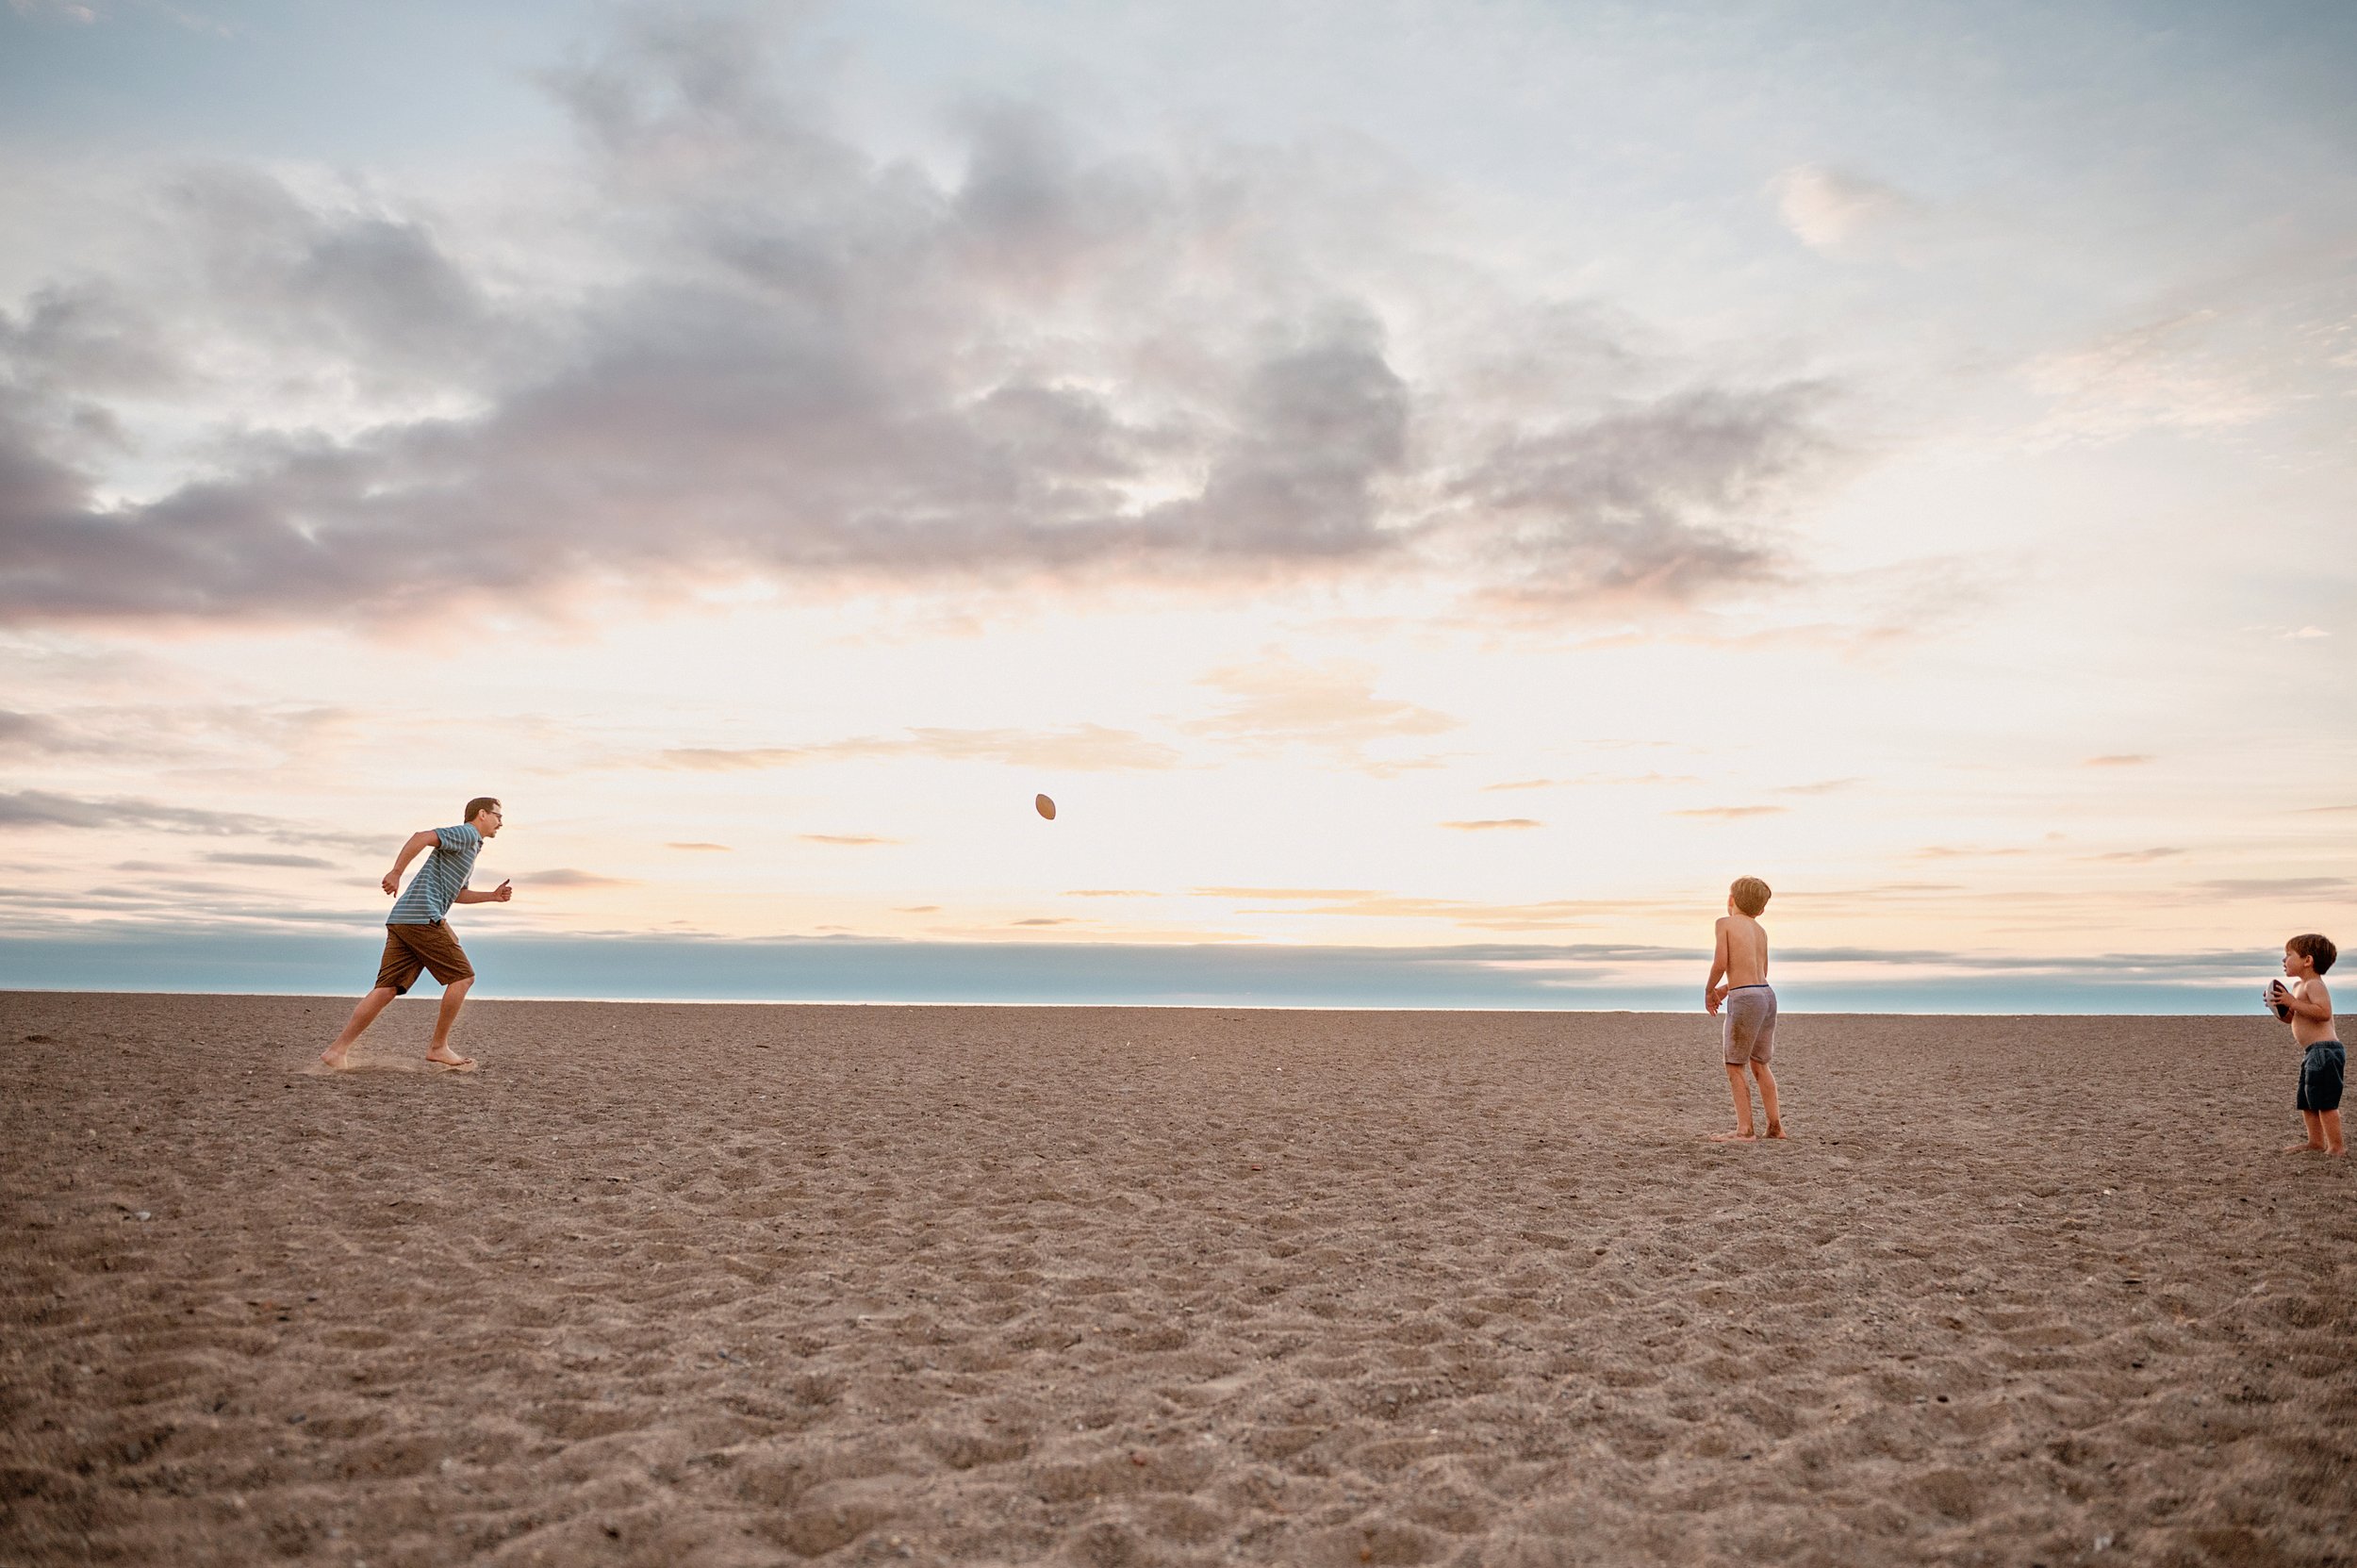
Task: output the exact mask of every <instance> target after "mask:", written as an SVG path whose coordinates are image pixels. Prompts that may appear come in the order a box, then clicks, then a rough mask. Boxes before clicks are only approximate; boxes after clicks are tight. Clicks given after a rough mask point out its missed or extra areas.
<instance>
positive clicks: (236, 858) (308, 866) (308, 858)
mask: <svg viewBox="0 0 2357 1568" xmlns="http://www.w3.org/2000/svg"><path fill="white" fill-rule="evenodd" d="M203 858H204V859H206V860H208V861H211V862H212V863H213V864H214V865H216V866H281V867H289V868H292V869H300V870H306V871H333V870H335V869H336V868H337V867H336V863H335V862H334V861H332V860H321V859H320V858H319V856H317V855H266V854H208V855H206V856H204V857H203Z"/></svg>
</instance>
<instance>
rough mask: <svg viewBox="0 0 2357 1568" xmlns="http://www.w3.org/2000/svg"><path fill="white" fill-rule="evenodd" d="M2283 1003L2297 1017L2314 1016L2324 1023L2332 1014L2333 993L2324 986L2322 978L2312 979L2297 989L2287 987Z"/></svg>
mask: <svg viewBox="0 0 2357 1568" xmlns="http://www.w3.org/2000/svg"><path fill="white" fill-rule="evenodd" d="M2283 1004H2284V1005H2285V1006H2286V1007H2289V1008H2290V1009H2291V1010H2292V1016H2293V1017H2295V1018H2314V1019H2316V1021H2317V1022H2318V1023H2322V1022H2324V1021H2325V1020H2327V1019H2329V1018H2331V1017H2332V992H2330V991H2328V990H2326V989H2325V988H2324V982H2322V981H2320V980H2312V981H2310V982H2307V983H2306V984H2305V985H2302V986H2301V987H2300V988H2299V990H2297V991H2294V990H2291V989H2289V988H2288V987H2287V988H2286V989H2285V991H2284V993H2283Z"/></svg>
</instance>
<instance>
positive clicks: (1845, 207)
mask: <svg viewBox="0 0 2357 1568" xmlns="http://www.w3.org/2000/svg"><path fill="white" fill-rule="evenodd" d="M1769 190H1770V191H1771V192H1772V193H1773V195H1774V196H1775V198H1776V210H1777V213H1778V214H1779V215H1780V216H1781V217H1782V218H1783V219H1784V223H1785V226H1786V227H1787V228H1788V229H1790V230H1791V231H1792V232H1793V233H1794V234H1795V235H1797V236H1799V237H1800V240H1801V242H1802V243H1803V244H1805V245H1806V246H1808V248H1809V249H1811V250H1813V251H1818V252H1821V253H1822V254H1824V255H1827V256H1838V257H1842V258H1845V259H1852V260H1855V259H1861V258H1863V257H1865V256H1869V255H1871V254H1873V253H1874V252H1875V251H1876V250H1877V249H1879V248H1881V247H1882V245H1883V244H1884V243H1886V242H1887V241H1888V240H1889V239H1891V238H1892V237H1893V236H1894V234H1895V233H1896V232H1897V231H1899V230H1900V229H1902V228H1903V227H1904V225H1906V224H1907V223H1910V222H1911V221H1913V220H1916V219H1919V218H1920V216H1921V215H1922V207H1921V206H1920V204H1918V203H1917V202H1916V201H1915V200H1914V199H1912V198H1911V197H1909V196H1907V195H1905V194H1904V192H1902V191H1900V190H1897V189H1895V188H1893V187H1891V186H1887V185H1885V184H1883V183H1881V182H1880V181H1878V180H1871V179H1868V178H1867V177H1865V176H1864V175H1862V174H1854V173H1846V172H1844V171H1842V170H1839V169H1829V168H1826V167H1825V166H1823V165H1821V164H1813V163H1804V164H1798V165H1795V166H1794V167H1792V168H1790V169H1787V170H1785V171H1784V172H1783V173H1780V174H1778V175H1777V176H1776V177H1775V178H1774V179H1773V180H1772V181H1770V182H1769Z"/></svg>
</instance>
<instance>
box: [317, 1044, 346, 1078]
mask: <svg viewBox="0 0 2357 1568" xmlns="http://www.w3.org/2000/svg"><path fill="white" fill-rule="evenodd" d="M320 1062H321V1065H324V1066H327V1067H329V1068H332V1069H333V1070H335V1071H337V1072H342V1071H343V1070H344V1069H345V1068H347V1067H349V1066H351V1065H352V1053H351V1052H350V1051H349V1050H338V1049H337V1048H335V1047H334V1046H330V1047H328V1048H326V1049H325V1050H323V1051H321V1052H320Z"/></svg>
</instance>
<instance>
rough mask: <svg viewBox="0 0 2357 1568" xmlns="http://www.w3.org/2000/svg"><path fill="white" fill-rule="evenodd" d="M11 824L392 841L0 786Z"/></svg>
mask: <svg viewBox="0 0 2357 1568" xmlns="http://www.w3.org/2000/svg"><path fill="white" fill-rule="evenodd" d="M8 828H81V829H101V830H104V829H118V830H119V829H147V830H152V831H156V832H161V833H182V834H204V835H207V836H211V837H219V838H231V837H245V836H251V837H257V838H269V839H272V840H275V841H276V842H278V843H281V844H313V845H322V846H333V847H335V848H338V849H349V850H361V851H377V850H387V849H389V848H391V847H392V846H391V845H390V844H388V843H383V842H379V841H378V840H376V839H373V838H364V837H361V836H358V835H356V834H338V833H323V832H318V831H314V830H311V829H306V828H302V827H298V826H290V825H288V823H286V822H283V821H281V820H279V819H277V818H275V817H256V816H252V815H250V814H248V813H245V812H234V811H206V810H203V809H201V808H198V807H193V806H175V805H169V804H166V803H164V802H163V801H142V800H138V799H133V798H125V797H120V796H118V797H113V798H110V799H105V800H92V799H90V798H88V797H85V796H79V795H59V794H56V793H54V792H53V791H50V790H45V789H20V790H15V791H0V830H5V829H8Z"/></svg>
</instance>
